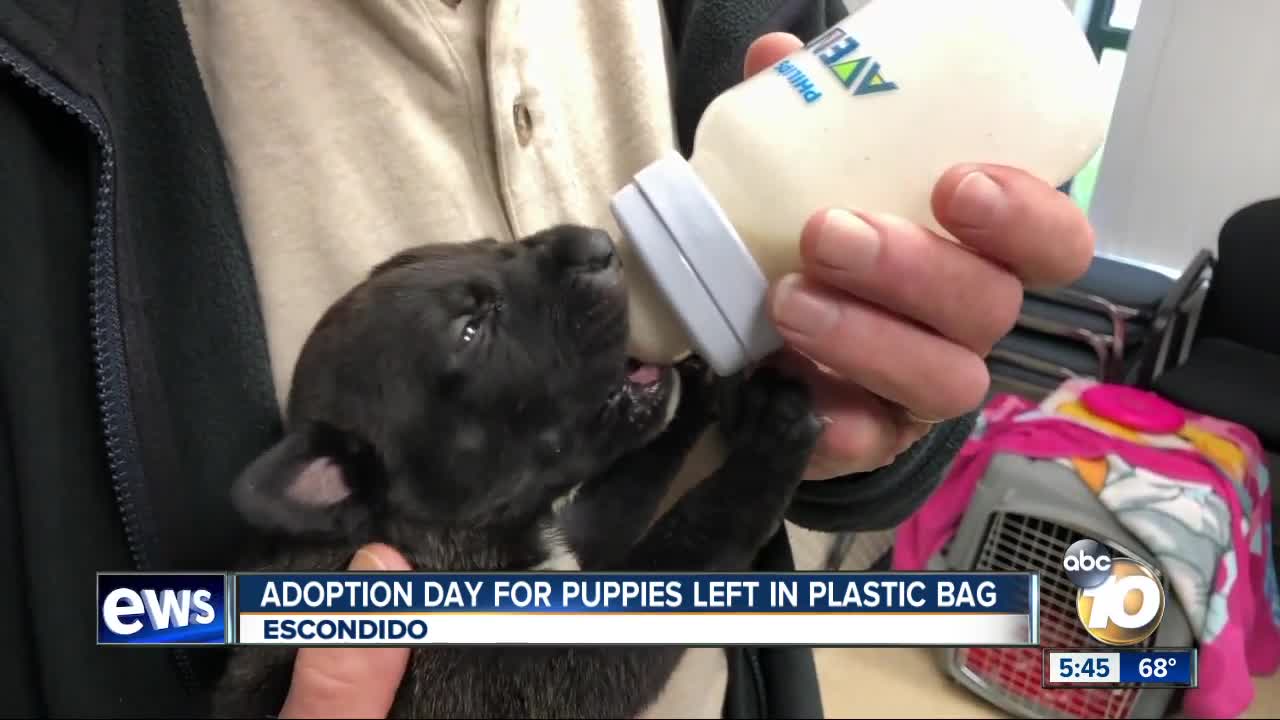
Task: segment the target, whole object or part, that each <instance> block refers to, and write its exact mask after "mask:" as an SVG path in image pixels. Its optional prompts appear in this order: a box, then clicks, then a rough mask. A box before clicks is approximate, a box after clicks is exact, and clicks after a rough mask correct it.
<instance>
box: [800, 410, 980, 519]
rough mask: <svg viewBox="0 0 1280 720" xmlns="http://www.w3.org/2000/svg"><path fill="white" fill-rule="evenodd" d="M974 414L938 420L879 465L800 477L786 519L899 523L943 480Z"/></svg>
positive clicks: (974, 416) (964, 437)
mask: <svg viewBox="0 0 1280 720" xmlns="http://www.w3.org/2000/svg"><path fill="white" fill-rule="evenodd" d="M976 418H977V412H976V411H975V412H973V413H969V414H968V415H963V416H961V417H959V418H955V419H953V420H948V421H946V422H944V423H939V424H938V425H937V426H936V427H935V428H934V429H933V430H932V431H931V432H930V433H929V434H928V435H926V436H925V437H923V438H922V439H921V440H920V441H919V442H917V443H916V444H915V445H913V446H912V447H911V448H910V449H909V450H907V451H906V452H905V453H903V454H902V455H899V456H898V458H897V459H896V460H895V461H894V462H893V463H892V464H891V465H887V466H885V467H882V468H880V469H878V470H874V471H871V472H867V473H857V474H853V475H846V476H844V477H838V478H831V479H830V480H820V481H814V482H806V483H802V484H801V486H800V489H799V490H798V491H797V493H796V497H795V499H794V500H793V501H792V504H791V509H790V510H789V512H788V514H787V519H788V520H790V521H791V522H793V523H795V524H797V525H800V526H802V527H805V528H808V529H810V530H818V531H822V532H872V531H876V530H888V529H890V528H892V527H894V526H896V525H898V524H899V523H901V522H902V521H903V520H906V519H907V517H908V516H910V515H911V514H912V513H914V512H915V511H916V510H917V509H918V508H919V507H920V506H921V505H922V504H924V501H925V500H927V499H928V497H929V495H930V494H932V493H933V491H934V490H935V489H936V488H937V487H938V485H939V484H940V483H941V481H942V478H943V476H944V474H945V472H946V469H947V467H948V466H949V465H950V464H951V461H952V460H954V459H955V457H956V454H957V453H958V452H959V451H960V447H961V446H962V445H963V444H964V441H965V439H966V438H967V437H968V436H969V433H970V432H971V431H972V430H973V426H974V421H975V420H976Z"/></svg>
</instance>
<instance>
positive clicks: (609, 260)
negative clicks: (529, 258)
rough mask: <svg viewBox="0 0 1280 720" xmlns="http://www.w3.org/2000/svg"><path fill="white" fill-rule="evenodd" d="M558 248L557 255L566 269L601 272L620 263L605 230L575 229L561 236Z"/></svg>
mask: <svg viewBox="0 0 1280 720" xmlns="http://www.w3.org/2000/svg"><path fill="white" fill-rule="evenodd" d="M557 246H558V247H557V248H556V249H557V253H556V254H557V255H558V256H559V257H560V261H561V262H562V263H564V267H565V268H566V269H571V270H577V271H579V272H601V271H603V270H609V269H611V268H613V267H614V266H615V265H616V264H617V262H618V260H617V253H616V252H615V249H614V246H613V240H611V239H610V238H609V234H608V233H606V232H604V231H603V230H597V229H595V228H580V229H575V230H573V231H570V232H567V233H565V234H564V235H563V236H561V237H560V239H559V242H558V243H557Z"/></svg>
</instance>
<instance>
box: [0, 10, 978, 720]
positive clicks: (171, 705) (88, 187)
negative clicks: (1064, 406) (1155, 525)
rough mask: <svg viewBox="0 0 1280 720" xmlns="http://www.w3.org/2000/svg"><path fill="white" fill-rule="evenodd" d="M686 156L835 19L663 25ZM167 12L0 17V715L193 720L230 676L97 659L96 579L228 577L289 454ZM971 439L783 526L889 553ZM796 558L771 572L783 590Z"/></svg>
mask: <svg viewBox="0 0 1280 720" xmlns="http://www.w3.org/2000/svg"><path fill="white" fill-rule="evenodd" d="M666 5H667V9H668V13H669V16H670V18H671V27H672V32H673V34H674V40H675V42H676V46H677V48H678V64H677V71H676V72H677V77H676V96H675V98H674V100H675V103H676V108H677V111H678V116H679V117H678V124H679V133H680V140H681V142H682V143H684V146H685V148H686V149H687V148H688V147H689V145H690V143H691V139H692V137H693V130H694V128H695V127H696V125H697V122H698V118H699V117H700V115H701V112H702V109H703V108H704V107H705V106H706V103H707V102H708V101H710V99H711V98H713V97H714V96H715V95H716V94H718V93H719V92H721V91H723V90H724V89H725V88H727V87H729V86H730V85H732V84H733V83H735V82H737V81H738V80H739V79H740V78H741V72H742V70H741V68H742V59H743V54H744V51H745V49H746V46H747V44H748V43H749V42H750V41H751V40H752V39H754V38H755V37H757V36H759V35H760V34H762V33H764V32H768V31H772V30H786V31H790V32H793V33H795V34H797V35H799V36H800V37H801V38H803V39H808V38H811V37H813V36H815V35H816V34H817V33H818V32H819V31H820V30H822V29H823V28H824V27H825V26H826V25H828V24H829V23H830V22H833V21H834V20H835V19H837V18H838V17H839V16H840V15H841V14H842V13H843V3H841V2H839V0H688V1H686V2H673V1H671V0H667V2H666ZM221 150H222V149H221V147H220V145H219V138H218V135H217V132H216V129H215V126H214V123H213V120H212V117H211V113H210V109H209V106H208V103H207V101H206V99H205V96H204V94H203V88H202V85H201V83H200V79H199V76H198V74H197V70H196V67H195V64H194V61H193V58H192V55H191V50H190V46H189V44H188V39H187V36H186V34H185V29H184V27H183V25H182V19H181V14H180V12H179V9H178V6H177V4H176V0H0V587H2V588H3V590H2V591H0V647H3V648H4V649H5V652H3V653H0V714H4V715H23V716H36V715H42V716H58V717H61V716H85V715H93V714H100V715H104V716H108V717H114V716H131V717H143V716H158V715H161V714H171V713H172V714H176V715H178V716H193V715H200V714H201V713H202V712H203V708H204V706H203V695H202V693H203V690H204V689H205V688H207V687H208V686H209V683H210V679H211V678H212V677H213V676H214V674H215V673H216V672H217V671H218V668H219V665H220V663H221V661H222V652H221V651H218V650H209V651H200V652H196V651H190V650H188V651H185V652H174V651H169V650H164V649H129V650H124V649H113V648H99V647H97V646H96V645H95V643H94V640H93V638H94V637H95V635H94V633H95V627H94V626H95V624H96V621H95V611H94V607H93V602H92V601H91V600H90V597H91V594H92V592H93V587H94V573H95V572H97V571H103V570H130V569H142V570H166V569H193V570H194V569H213V570H218V569H224V568H226V567H227V566H228V565H229V563H230V561H231V558H232V557H234V555H233V553H234V551H235V544H236V541H237V538H240V537H243V536H244V534H245V528H244V527H243V525H242V524H241V523H240V521H239V520H238V519H237V518H236V517H235V516H234V515H233V513H232V509H231V506H230V504H229V500H228V497H227V487H228V483H229V482H230V481H231V480H232V478H234V477H235V475H236V474H237V473H238V471H239V470H240V469H241V468H242V467H243V466H244V465H245V464H246V463H248V462H249V461H250V460H251V459H252V458H253V457H254V456H256V455H257V454H258V453H259V452H260V451H262V450H263V449H264V448H266V447H268V446H269V444H271V443H272V442H273V441H274V440H275V439H276V437H277V435H278V433H279V432H280V427H281V425H280V418H279V417H278V410H277V406H276V402H275V393H274V391H273V388H272V382H271V375H270V373H269V371H268V353H267V347H266V343H265V338H264V329H263V322H262V317H261V314H260V311H259V307H258V304H257V303H258V300H257V294H256V286H255V283H254V276H253V268H252V266H251V264H250V259H249V255H248V253H247V251H246V248H245V244H244V240H243V238H242V235H241V229H240V225H239V221H238V218H237V216H236V211H235V204H234V202H233V199H232V196H231V190H230V188H229V185H228V181H227V178H226V176H225V174H224V171H223V166H222V155H221ZM971 421H972V417H966V418H964V419H962V420H959V421H956V422H952V423H948V424H944V425H940V426H939V427H937V428H936V429H935V430H934V432H933V433H932V435H931V436H930V437H928V438H926V439H925V440H924V441H922V442H921V443H919V445H918V446H917V447H916V448H915V449H914V450H913V451H911V452H910V453H908V454H906V455H905V456H903V457H902V458H901V459H900V460H898V461H897V462H896V463H895V464H894V465H893V466H891V467H888V468H885V469H883V470H879V471H877V472H874V473H869V474H867V475H865V476H858V477H850V478H843V479H838V480H833V481H830V482H825V483H810V484H808V485H807V486H806V487H805V488H804V491H803V492H802V493H801V496H800V497H799V498H798V499H797V500H796V503H795V506H794V507H793V508H792V512H791V515H790V517H791V519H792V520H793V521H795V522H797V523H799V524H801V525H804V526H808V527H812V528H817V529H824V530H835V529H840V530H865V529H875V528H887V527H891V526H892V525H894V524H896V523H897V522H899V521H900V520H901V519H903V518H904V517H905V516H906V515H907V514H909V513H910V512H911V511H912V510H914V509H915V508H916V507H917V506H918V505H919V503H920V502H921V501H922V500H923V499H924V498H925V497H926V496H927V494H928V493H929V492H930V491H931V490H932V489H933V488H934V487H935V486H936V484H937V482H938V478H939V472H940V470H941V468H942V466H943V465H944V464H945V463H946V462H947V461H949V460H950V459H951V457H952V456H953V455H954V453H955V452H956V449H957V448H958V446H959V444H960V442H961V441H962V440H963V437H964V435H965V434H966V433H967V432H968V430H969V428H970V426H971ZM790 562H791V561H790V554H789V549H788V547H787V545H786V542H785V538H784V537H782V536H779V537H778V538H777V539H776V542H774V543H773V544H771V545H770V546H769V547H768V548H767V549H766V550H765V552H763V553H762V554H761V557H760V562H759V565H760V567H761V568H762V569H774V570H786V569H788V568H789V567H791V565H790ZM729 657H730V660H731V668H732V679H731V688H730V692H729V697H728V698H726V711H727V712H728V713H729V716H730V717H787V716H809V717H812V716H816V715H818V714H819V713H820V711H821V707H820V705H819V704H818V703H819V700H818V697H817V684H816V679H815V676H814V673H813V666H812V657H811V655H810V654H809V653H808V651H806V650H803V649H771V650H760V651H755V650H751V651H746V650H733V651H730V652H729Z"/></svg>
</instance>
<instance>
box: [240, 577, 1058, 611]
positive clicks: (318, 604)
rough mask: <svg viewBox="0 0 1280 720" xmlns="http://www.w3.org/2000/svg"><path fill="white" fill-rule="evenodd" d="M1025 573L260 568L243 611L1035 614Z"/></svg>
mask: <svg viewBox="0 0 1280 720" xmlns="http://www.w3.org/2000/svg"><path fill="white" fill-rule="evenodd" d="M1036 587H1037V584H1036V576H1035V575H1032V574H1029V573H788V574H763V573H761V574H756V573H716V574H705V573H699V574H624V573H560V572H547V573H529V572H523V573H487V574H459V573H349V572H342V573H323V574H306V575H302V574H284V573H266V574H262V573H254V574H237V575H236V576H235V603H236V612H237V615H239V614H243V613H264V612H265V613H298V612H312V613H372V614H384V613H388V612H395V613H429V612H440V613H445V612H447V613H618V612H628V613H673V612H679V613H717V614H724V613H760V612H767V613H928V614H938V613H956V614H973V613H991V614H1020V615H1030V614H1031V613H1032V612H1033V609H1035V607H1036V598H1035V594H1036Z"/></svg>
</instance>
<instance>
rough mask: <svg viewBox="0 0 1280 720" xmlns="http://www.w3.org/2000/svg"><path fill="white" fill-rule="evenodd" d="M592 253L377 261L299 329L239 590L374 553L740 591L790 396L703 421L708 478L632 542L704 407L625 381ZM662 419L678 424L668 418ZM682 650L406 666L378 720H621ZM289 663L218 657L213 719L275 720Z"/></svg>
mask: <svg viewBox="0 0 1280 720" xmlns="http://www.w3.org/2000/svg"><path fill="white" fill-rule="evenodd" d="M627 336H628V329H627V295H626V292H625V288H624V285H623V276H622V269H621V267H620V263H619V260H618V258H617V256H616V254H615V252H614V247H613V244H612V243H611V242H610V240H609V238H608V236H607V235H606V234H604V233H603V232H601V231H598V230H593V229H589V228H583V227H579V226H570V225H564V226H558V227H553V228H550V229H548V230H546V231H544V232H541V233H538V234H537V235H534V236H532V237H529V238H527V239H524V240H522V241H520V242H518V243H512V244H507V245H501V244H499V243H496V242H494V241H492V240H481V241H476V242H471V243H466V244H458V245H435V246H429V247H422V248H417V249H414V250H410V251H407V252H404V253H401V254H399V255H397V256H395V257H393V258H391V259H390V260H388V261H386V262H385V263H383V264H381V265H380V266H378V267H377V268H375V269H374V270H373V271H372V272H371V273H370V274H369V276H368V277H367V278H366V279H365V280H364V281H363V282H362V283H360V284H359V285H358V286H356V287H355V288H353V289H352V290H351V291H350V292H349V293H348V294H346V295H345V296H344V297H342V298H341V299H340V300H338V301H337V302H336V303H335V304H334V305H333V306H332V307H331V308H330V309H329V310H328V311H327V313H326V314H325V315H324V316H323V317H322V318H321V319H320V321H319V322H318V324H317V325H316V327H315V328H314V330H313V332H312V334H311V335H310V337H309V338H308V340H307V342H306V344H305V345H304V347H303V349H302V352H301V355H300V357H299V359H298V363H297V366H296V370H295V374H294V381H293V386H292V388H291V389H290V395H289V402H288V408H287V422H288V432H287V434H286V435H285V437H284V438H283V439H282V440H281V441H280V442H279V443H278V444H277V445H276V446H275V447H273V448H271V449H270V450H268V451H267V452H266V453H264V454H263V455H262V456H261V457H260V458H259V459H257V460H256V461H255V462H254V463H252V464H251V465H250V466H249V467H248V468H247V469H246V470H245V472H244V473H243V474H242V476H241V477H240V478H238V479H237V481H236V483H235V486H234V499H235V502H236V504H237V507H238V508H239V509H240V511H241V512H242V513H243V514H244V515H245V516H246V517H247V518H248V519H249V521H250V522H251V523H252V524H253V525H255V526H256V527H257V528H260V529H262V530H264V531H267V533H268V534H269V535H270V536H272V537H273V538H274V542H273V543H271V544H270V545H263V546H262V547H261V551H262V552H263V553H264V557H263V558H262V559H260V560H257V561H255V562H253V563H251V565H250V566H251V567H253V568H254V569H258V570H274V571H299V572H308V571H333V570H340V569H342V568H345V567H346V565H347V562H348V561H349V560H350V558H351V557H352V555H353V553H354V552H355V551H356V549H357V548H358V547H359V546H361V545H363V544H365V543H368V542H373V541H380V542H385V543H388V544H390V545H392V546H393V547H396V548H398V549H399V550H400V551H401V552H403V553H404V554H405V556H406V558H407V559H408V560H409V561H410V563H411V564H412V566H413V567H414V568H415V569H419V570H424V571H455V572H466V571H501V570H506V571H513V570H527V569H567V570H573V569H584V570H625V571H639V572H644V571H673V572H679V571H736V570H746V569H748V567H749V564H750V560H751V558H752V557H753V555H754V554H755V553H756V551H757V550H758V549H759V548H760V546H761V545H762V544H763V543H764V542H765V541H767V539H768V538H769V537H770V535H771V534H772V533H773V532H775V531H776V530H777V528H778V526H779V524H780V523H781V521H782V517H783V513H784V511H785V508H786V506H787V504H788V502H789V501H790V499H791V496H792V494H793V493H794V490H795V488H796V487H797V485H798V484H799V482H800V479H801V474H802V471H803V469H804V467H805V466H806V464H807V461H808V456H809V453H810V451H811V449H812V447H813V445H814V443H815V441H816V438H817V436H818V432H819V428H820V426H819V423H818V422H817V420H816V419H815V418H814V417H813V415H812V414H811V412H810V405H809V401H808V396H807V394H806V391H805V389H804V388H803V387H802V386H801V385H799V384H796V383H793V382H791V381H788V380H785V379H783V378H782V377H781V376H780V375H778V374H776V373H774V372H772V371H760V372H757V373H755V374H754V375H753V376H752V377H751V378H750V379H749V380H748V381H746V382H745V384H744V385H743V387H742V388H740V389H739V390H736V391H735V392H733V393H732V395H731V396H726V397H731V402H726V403H723V404H722V405H721V413H720V414H721V417H720V418H719V421H720V424H721V427H722V429H723V431H724V434H725V437H726V440H727V443H728V446H729V450H730V452H729V455H728V458H727V460H726V462H725V464H724V465H723V467H721V468H720V469H719V470H718V471H717V472H716V473H715V474H714V475H713V476H712V477H710V478H708V479H707V480H705V481H703V482H702V483H701V484H700V485H698V486H696V487H695V488H694V489H692V490H691V491H689V492H688V493H686V494H685V495H684V496H683V497H682V498H681V499H680V500H678V501H677V502H676V503H675V504H674V506H673V507H672V509H671V510H669V511H668V512H666V513H665V514H664V515H663V516H662V517H661V518H660V519H658V520H657V521H655V522H654V523H653V525H652V526H650V522H651V520H652V518H653V515H654V514H655V513H656V512H657V508H658V506H659V503H660V501H661V500H662V498H663V497H664V495H665V494H666V493H667V491H668V490H669V489H670V488H669V485H670V483H671V481H672V479H673V478H674V476H675V475H676V473H677V470H678V469H679V468H680V466H681V463H682V461H683V459H684V457H685V455H686V454H687V453H688V451H689V449H690V448H691V447H692V445H693V444H694V442H695V440H696V439H697V438H698V436H699V435H700V434H701V432H702V431H703V430H704V429H705V427H706V426H707V423H708V422H709V421H710V420H711V418H712V416H713V413H714V410H715V403H713V402H712V401H711V398H712V397H713V395H712V393H710V392H709V391H708V387H707V380H706V373H705V372H703V371H700V370H699V369H698V368H697V367H696V365H694V364H692V363H688V364H686V365H685V366H683V367H682V369H681V370H680V371H679V372H678V373H677V372H676V371H675V370H672V369H659V368H655V367H652V366H642V365H637V364H635V363H632V362H630V361H629V360H628V358H627V354H626V344H627ZM677 400H679V402H677ZM682 652H683V650H682V649H681V648H674V647H672V648H668V647H633V648H617V647H575V648H559V647H528V646H522V647H443V646H429V647H419V648H415V649H414V651H413V653H412V656H411V658H412V659H411V660H410V665H409V669H408V674H407V675H406V677H405V681H404V682H403V684H402V685H401V689H400V692H399V693H398V695H397V699H396V702H395V706H394V708H393V710H392V716H393V717H447V718H460V717H524V718H564V717H584V718H585V717H592V718H599V717H622V718H630V717H634V716H635V715H636V714H637V713H639V712H641V711H642V710H643V709H644V708H645V707H646V706H647V705H648V704H650V703H651V702H652V701H653V700H654V699H655V698H656V697H657V695H658V693H659V691H660V690H661V689H662V687H663V686H664V684H665V683H666V681H667V680H668V678H669V676H670V674H671V671H672V669H673V668H674V667H675V665H676V663H677V661H678V660H679V658H680V656H681V653H682ZM294 654H295V650H294V649H291V648H278V647H240V648H236V649H235V650H234V652H233V655H232V657H231V660H230V665H229V667H228V668H227V672H226V674H225V676H224V678H223V682H222V684H221V686H220V687H219V688H218V691H217V695H216V698H215V709H214V710H215V714H216V715H218V716H223V717H265V716H268V715H271V714H273V713H275V712H277V711H278V710H279V709H280V706H281V704H282V703H283V701H284V697H285V694H286V692H287V690H288V685H289V682H290V679H291V672H292V660H293V658H294Z"/></svg>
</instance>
